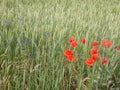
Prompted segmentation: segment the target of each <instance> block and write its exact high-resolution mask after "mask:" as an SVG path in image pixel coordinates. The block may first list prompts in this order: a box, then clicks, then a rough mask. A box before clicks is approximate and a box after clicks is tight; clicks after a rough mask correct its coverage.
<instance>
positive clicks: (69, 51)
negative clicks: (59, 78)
mask: <svg viewBox="0 0 120 90" xmlns="http://www.w3.org/2000/svg"><path fill="white" fill-rule="evenodd" d="M72 54H73V51H72V50H69V49H67V50H65V51H64V55H65V56H69V55H72Z"/></svg>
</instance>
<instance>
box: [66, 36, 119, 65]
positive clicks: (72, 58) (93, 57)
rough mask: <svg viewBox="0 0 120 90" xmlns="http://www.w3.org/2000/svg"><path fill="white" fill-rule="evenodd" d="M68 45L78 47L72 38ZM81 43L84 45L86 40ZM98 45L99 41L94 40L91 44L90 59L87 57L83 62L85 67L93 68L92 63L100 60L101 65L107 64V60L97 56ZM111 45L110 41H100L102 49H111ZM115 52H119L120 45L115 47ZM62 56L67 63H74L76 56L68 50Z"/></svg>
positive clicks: (98, 52)
mask: <svg viewBox="0 0 120 90" xmlns="http://www.w3.org/2000/svg"><path fill="white" fill-rule="evenodd" d="M69 43H70V45H71V47H76V46H77V45H78V42H76V40H75V38H74V37H70V38H69ZM81 43H82V44H86V38H82V39H81ZM98 45H99V41H97V40H95V41H93V42H92V46H93V48H92V49H91V50H90V53H91V57H89V58H88V59H87V60H85V64H86V65H89V66H93V65H94V62H95V61H96V60H98V59H99V60H100V63H101V64H107V63H108V59H107V58H105V57H100V56H99V54H100V50H99V48H98ZM112 45H113V43H112V41H110V40H108V39H103V40H102V46H103V47H111V46H112ZM117 50H120V45H118V46H117ZM64 55H65V56H66V57H67V59H68V61H75V59H76V56H75V55H74V52H73V50H70V49H67V50H65V51H64Z"/></svg>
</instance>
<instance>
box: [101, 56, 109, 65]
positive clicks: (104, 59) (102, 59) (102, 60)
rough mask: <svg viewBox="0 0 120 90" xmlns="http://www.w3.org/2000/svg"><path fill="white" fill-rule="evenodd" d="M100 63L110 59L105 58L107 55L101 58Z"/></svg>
mask: <svg viewBox="0 0 120 90" xmlns="http://www.w3.org/2000/svg"><path fill="white" fill-rule="evenodd" d="M100 63H101V64H107V63H108V59H107V58H105V57H102V58H101V59H100Z"/></svg>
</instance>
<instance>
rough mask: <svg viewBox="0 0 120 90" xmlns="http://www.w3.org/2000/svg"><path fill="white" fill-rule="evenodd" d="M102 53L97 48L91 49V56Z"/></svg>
mask: <svg viewBox="0 0 120 90" xmlns="http://www.w3.org/2000/svg"><path fill="white" fill-rule="evenodd" d="M99 52H100V50H99V49H98V48H96V47H94V48H92V49H91V54H98V53H99Z"/></svg>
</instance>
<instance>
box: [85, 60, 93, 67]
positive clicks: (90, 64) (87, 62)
mask: <svg viewBox="0 0 120 90" xmlns="http://www.w3.org/2000/svg"><path fill="white" fill-rule="evenodd" d="M85 64H86V65H89V66H93V65H94V60H93V58H88V59H87V60H86V61H85Z"/></svg>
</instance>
